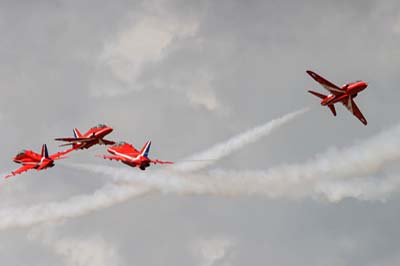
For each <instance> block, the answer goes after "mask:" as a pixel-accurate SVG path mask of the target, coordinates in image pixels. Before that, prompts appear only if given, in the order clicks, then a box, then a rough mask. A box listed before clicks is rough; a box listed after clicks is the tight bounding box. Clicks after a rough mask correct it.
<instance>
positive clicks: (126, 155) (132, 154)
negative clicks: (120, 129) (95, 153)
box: [107, 143, 150, 169]
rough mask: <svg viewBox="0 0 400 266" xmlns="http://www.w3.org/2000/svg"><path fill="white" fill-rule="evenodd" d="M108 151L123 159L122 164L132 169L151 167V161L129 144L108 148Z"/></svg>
mask: <svg viewBox="0 0 400 266" xmlns="http://www.w3.org/2000/svg"><path fill="white" fill-rule="evenodd" d="M107 151H108V152H109V153H111V154H113V155H116V156H119V157H121V162H122V163H124V164H126V165H129V166H131V167H139V168H140V169H146V167H149V166H150V159H149V158H147V157H145V156H144V155H142V154H141V153H140V152H139V151H138V150H136V149H135V147H133V146H132V145H131V144H129V143H120V144H119V145H115V146H111V147H108V148H107Z"/></svg>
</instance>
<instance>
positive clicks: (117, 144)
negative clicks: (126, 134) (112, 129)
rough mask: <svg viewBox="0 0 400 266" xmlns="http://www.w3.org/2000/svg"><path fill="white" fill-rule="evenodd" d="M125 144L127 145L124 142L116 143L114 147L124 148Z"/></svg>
mask: <svg viewBox="0 0 400 266" xmlns="http://www.w3.org/2000/svg"><path fill="white" fill-rule="evenodd" d="M125 144H128V143H127V142H125V141H119V142H117V143H116V144H115V146H124V145H125Z"/></svg>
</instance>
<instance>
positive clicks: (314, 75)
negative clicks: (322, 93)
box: [307, 70, 345, 95]
mask: <svg viewBox="0 0 400 266" xmlns="http://www.w3.org/2000/svg"><path fill="white" fill-rule="evenodd" d="M307 74H308V75H310V76H311V77H312V78H313V79H314V80H315V81H316V82H318V83H319V84H320V85H321V86H322V87H324V88H325V89H326V90H327V91H329V92H331V93H332V94H334V95H338V94H342V93H344V92H345V91H344V90H343V89H341V88H340V87H338V86H336V85H335V84H333V83H332V82H330V81H329V80H327V79H325V78H323V77H321V76H320V75H318V74H317V73H315V72H313V71H311V70H307Z"/></svg>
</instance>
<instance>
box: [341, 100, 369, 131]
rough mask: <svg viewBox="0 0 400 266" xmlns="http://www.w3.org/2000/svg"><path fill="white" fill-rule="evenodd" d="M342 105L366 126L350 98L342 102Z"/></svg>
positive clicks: (365, 121) (363, 118)
mask: <svg viewBox="0 0 400 266" xmlns="http://www.w3.org/2000/svg"><path fill="white" fill-rule="evenodd" d="M342 103H343V105H344V106H345V107H346V108H347V110H349V111H350V112H351V113H352V114H353V115H354V116H355V117H357V118H358V119H359V120H360V121H361V123H363V124H364V125H367V123H368V122H367V120H366V119H365V117H364V116H363V114H362V113H361V111H360V109H359V108H358V106H357V104H356V103H355V102H354V100H353V99H352V98H349V99H347V100H344V101H343V102H342Z"/></svg>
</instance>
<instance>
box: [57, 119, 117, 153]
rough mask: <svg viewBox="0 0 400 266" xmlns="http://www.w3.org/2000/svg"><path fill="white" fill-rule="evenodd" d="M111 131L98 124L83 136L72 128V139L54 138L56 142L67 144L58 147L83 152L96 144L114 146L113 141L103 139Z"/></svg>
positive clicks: (109, 128)
mask: <svg viewBox="0 0 400 266" xmlns="http://www.w3.org/2000/svg"><path fill="white" fill-rule="evenodd" d="M112 131H113V129H112V128H111V127H109V126H106V125H104V124H99V125H97V126H95V127H92V128H91V129H89V130H88V131H87V132H86V133H85V134H83V135H82V134H81V132H79V130H78V129H77V128H74V130H73V132H74V137H73V138H56V139H55V140H57V141H65V142H68V143H66V144H62V145H60V146H67V145H72V147H73V148H74V149H75V150H78V149H80V150H83V149H89V148H90V147H92V146H93V145H96V144H104V145H112V144H115V142H114V141H111V140H106V139H104V137H105V136H106V135H108V134H110V133H111V132H112Z"/></svg>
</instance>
